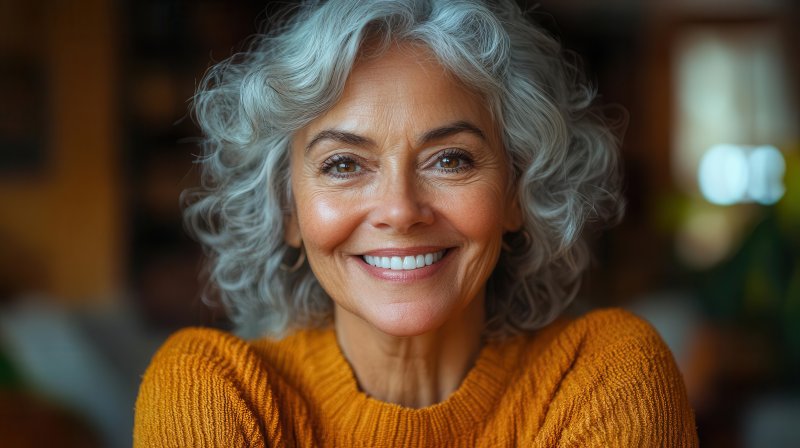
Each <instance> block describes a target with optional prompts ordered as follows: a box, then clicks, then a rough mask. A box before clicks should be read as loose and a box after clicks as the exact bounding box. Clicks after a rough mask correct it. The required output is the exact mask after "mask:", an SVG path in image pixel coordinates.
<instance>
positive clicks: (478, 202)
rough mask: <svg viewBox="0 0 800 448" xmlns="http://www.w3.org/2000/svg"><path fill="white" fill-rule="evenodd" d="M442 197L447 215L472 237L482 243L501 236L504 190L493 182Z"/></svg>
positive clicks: (464, 232)
mask: <svg viewBox="0 0 800 448" xmlns="http://www.w3.org/2000/svg"><path fill="white" fill-rule="evenodd" d="M476 187H479V188H469V189H464V190H462V191H459V192H458V193H457V194H450V195H446V196H445V197H443V198H442V201H441V203H442V204H444V205H443V207H441V210H443V213H444V214H446V215H447V219H448V221H449V222H450V223H452V225H453V226H454V227H456V229H457V230H458V231H459V233H461V234H462V235H464V236H465V237H467V239H468V240H470V241H471V242H474V243H478V244H485V243H489V242H491V241H493V240H495V239H497V240H499V239H501V237H502V234H503V216H504V213H505V209H504V208H503V207H504V197H503V195H502V192H500V191H499V189H497V188H493V187H492V186H483V185H476Z"/></svg>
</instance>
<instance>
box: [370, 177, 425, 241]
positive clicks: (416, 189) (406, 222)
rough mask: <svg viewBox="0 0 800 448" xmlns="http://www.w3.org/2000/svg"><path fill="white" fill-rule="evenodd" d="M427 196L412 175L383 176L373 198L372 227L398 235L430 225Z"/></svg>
mask: <svg viewBox="0 0 800 448" xmlns="http://www.w3.org/2000/svg"><path fill="white" fill-rule="evenodd" d="M427 196H428V195H426V194H425V191H424V186H422V185H420V182H418V181H417V180H416V178H415V176H413V175H410V174H406V173H395V174H393V175H390V176H385V177H384V178H383V179H382V181H381V183H380V186H379V188H378V194H377V195H376V197H375V198H374V201H373V207H372V211H371V212H370V222H371V224H372V225H373V226H374V227H376V228H379V229H382V230H387V231H391V232H393V233H398V234H405V233H408V232H410V231H412V230H414V229H416V228H418V227H422V226H426V225H430V224H432V223H433V220H434V213H433V209H432V208H431V206H430V203H429V202H428V199H427Z"/></svg>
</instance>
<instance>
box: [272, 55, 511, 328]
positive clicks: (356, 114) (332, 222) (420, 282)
mask: <svg viewBox="0 0 800 448" xmlns="http://www.w3.org/2000/svg"><path fill="white" fill-rule="evenodd" d="M291 166H292V168H291V169H292V173H291V174H292V191H293V194H294V200H295V207H296V208H295V215H294V216H293V217H292V219H291V222H290V224H289V229H288V231H287V241H288V242H289V243H290V244H292V245H295V246H297V245H299V244H300V241H301V240H302V244H303V245H304V246H305V250H306V253H307V256H308V261H309V263H310V265H311V268H312V270H313V271H314V274H315V275H316V277H317V279H318V280H319V282H320V283H321V284H322V287H323V288H324V289H325V291H326V292H327V293H328V294H329V295H330V296H331V298H332V299H333V301H334V302H335V304H336V313H337V319H339V318H341V313H349V314H351V315H354V316H356V317H358V318H360V319H363V320H364V321H366V322H367V323H369V324H370V325H372V326H373V327H375V328H377V329H379V330H381V331H383V332H384V333H387V334H390V335H395V336H413V335H419V334H423V333H426V332H429V331H432V330H435V329H437V328H439V327H441V326H442V325H444V324H445V323H447V322H448V321H450V320H452V319H456V318H458V317H457V316H459V315H461V314H462V311H464V310H465V309H466V307H467V306H468V305H470V304H473V305H475V301H479V302H480V305H481V306H482V303H483V300H484V286H485V284H486V281H487V279H488V278H489V275H490V274H491V272H492V270H493V269H494V266H495V264H496V262H497V259H498V255H499V253H500V246H501V242H502V235H503V233H504V232H505V231H508V230H515V229H517V228H518V227H519V225H520V214H519V209H518V205H517V203H516V200H515V198H513V197H510V195H509V194H508V193H507V183H508V175H509V173H508V172H507V171H508V169H507V163H506V159H505V155H504V150H503V148H502V145H501V141H500V137H499V135H498V130H497V127H496V126H495V123H494V122H493V120H492V118H491V115H490V113H489V111H488V110H487V107H486V104H485V102H484V101H482V100H481V98H480V97H479V96H477V95H475V94H473V93H471V92H470V91H469V90H467V89H465V88H464V87H463V86H462V85H461V84H460V83H459V82H457V81H456V80H455V79H454V78H453V77H452V76H449V75H448V74H447V73H446V72H445V71H444V69H443V68H442V67H441V66H440V65H439V64H438V63H437V62H435V60H434V59H433V57H432V56H431V54H430V53H428V52H427V51H426V50H424V49H421V48H419V47H413V46H409V45H401V46H399V47H393V48H392V49H391V50H389V51H388V52H387V53H385V54H384V55H382V56H380V57H378V58H373V59H368V60H364V61H361V62H359V63H358V64H356V66H355V68H354V69H353V71H352V73H351V75H350V77H349V79H348V80H347V83H346V86H345V90H344V94H343V96H342V98H341V99H340V100H339V102H338V103H337V104H336V105H335V106H334V107H333V108H332V109H330V110H329V111H328V112H327V113H325V114H324V115H322V116H320V117H319V118H317V119H316V120H314V121H313V122H311V123H310V124H309V125H308V126H306V127H305V128H303V129H301V130H300V131H299V132H297V134H295V136H294V139H293V143H292V154H291Z"/></svg>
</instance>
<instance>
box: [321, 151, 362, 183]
mask: <svg viewBox="0 0 800 448" xmlns="http://www.w3.org/2000/svg"><path fill="white" fill-rule="evenodd" d="M360 171H361V164H360V163H359V162H358V160H357V159H355V158H354V157H350V156H348V155H342V154H335V155H333V156H332V157H330V158H329V159H327V160H326V161H324V162H323V163H322V166H321V167H320V173H322V174H326V175H328V176H332V177H337V178H342V179H344V178H348V177H350V176H356V175H358V174H360Z"/></svg>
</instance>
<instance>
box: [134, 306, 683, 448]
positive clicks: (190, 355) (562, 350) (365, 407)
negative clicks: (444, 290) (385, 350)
mask: <svg viewBox="0 0 800 448" xmlns="http://www.w3.org/2000/svg"><path fill="white" fill-rule="evenodd" d="M133 440H134V446H136V447H200V446H213V447H245V446H254V447H263V446H280V447H284V446H289V447H292V446H302V447H312V446H341V447H351V446H370V447H383V446H397V447H414V446H434V447H439V446H458V447H508V446H524V447H551V446H565V447H566V446H569V447H616V446H619V447H650V446H658V447H685V446H696V445H697V433H696V430H695V426H694V416H693V414H692V411H691V408H690V407H689V403H688V402H687V398H686V391H685V389H684V385H683V382H682V379H681V376H680V373H679V372H678V370H677V369H676V367H675V363H674V361H673V358H672V355H671V353H670V352H669V349H667V347H666V346H665V345H664V343H663V342H662V341H661V339H660V338H659V336H658V335H657V334H656V332H655V331H654V330H653V329H652V328H651V327H650V326H649V325H648V324H646V323H645V322H643V321H641V320H640V319H638V318H636V317H634V316H632V315H630V314H628V313H626V312H624V311H620V310H608V311H596V312H592V313H589V314H587V315H586V316H584V317H583V318H580V319H577V320H574V321H572V322H565V321H559V322H557V323H555V324H552V325H550V326H549V327H547V328H545V329H543V330H540V331H538V332H536V333H535V334H532V335H527V336H520V337H517V338H514V339H512V340H508V341H505V342H502V343H489V344H487V345H486V346H485V347H484V348H483V349H482V351H481V353H480V355H479V357H478V360H477V361H476V363H475V366H474V367H473V368H472V370H471V371H470V372H469V373H468V375H467V377H466V378H465V379H464V381H463V383H462V384H461V386H460V387H459V389H458V390H457V391H456V392H455V393H453V394H452V395H451V396H450V397H449V398H448V399H447V400H445V401H444V402H442V403H439V404H436V405H433V406H430V407H427V408H423V409H409V408H404V407H401V406H398V405H395V404H391V403H385V402H381V401H378V400H375V399H373V398H370V397H368V396H367V395H365V394H364V393H362V392H361V391H359V388H358V385H357V383H356V380H355V378H354V376H353V372H352V370H351V369H350V366H349V364H348V363H347V361H346V360H345V358H344V357H343V356H342V353H341V352H340V351H339V347H338V345H337V343H336V338H335V335H334V333H333V332H332V331H303V332H299V333H297V334H294V335H293V336H289V337H287V338H285V339H283V340H281V341H277V342H276V341H271V340H258V341H253V342H245V341H243V340H241V339H238V338H236V337H234V336H231V335H229V334H226V333H223V332H220V331H216V330H210V329H197V328H195V329H187V330H183V331H180V332H178V333H176V334H175V335H174V336H172V337H171V338H170V339H169V340H168V341H167V342H166V343H165V344H164V346H163V347H162V348H161V349H160V350H159V352H158V353H157V354H156V355H155V357H154V358H153V362H152V364H151V365H150V367H149V368H148V369H147V372H146V373H145V374H144V377H143V381H142V385H141V389H140V391H139V398H138V400H137V403H136V421H135V429H134V436H133Z"/></svg>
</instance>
